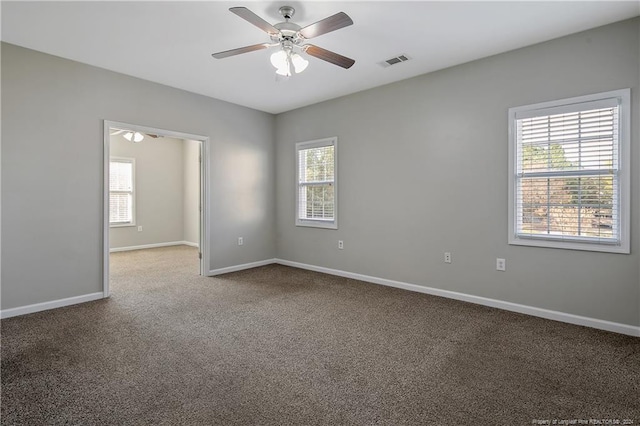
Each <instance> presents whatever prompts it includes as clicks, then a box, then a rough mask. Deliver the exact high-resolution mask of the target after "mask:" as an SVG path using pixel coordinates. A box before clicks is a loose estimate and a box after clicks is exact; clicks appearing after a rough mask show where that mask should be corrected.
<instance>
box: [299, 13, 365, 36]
mask: <svg viewBox="0 0 640 426" xmlns="http://www.w3.org/2000/svg"><path fill="white" fill-rule="evenodd" d="M352 24H353V21H352V20H351V18H349V15H347V14H346V13H344V12H338V13H336V14H335V15H332V16H329V17H328V18H325V19H323V20H322V21H318V22H316V23H313V24H310V25H307V26H306V27H304V28H303V29H301V30H300V35H301V36H302V37H304V38H306V39H309V38H312V37H317V36H319V35H322V34H326V33H329V32H331V31H335V30H339V29H340V28H344V27H348V26H349V25H352Z"/></svg>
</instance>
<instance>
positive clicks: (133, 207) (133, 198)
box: [109, 157, 136, 228]
mask: <svg viewBox="0 0 640 426" xmlns="http://www.w3.org/2000/svg"><path fill="white" fill-rule="evenodd" d="M112 162H115V163H129V164H131V191H112V190H111V184H110V182H111V170H109V203H111V194H112V193H118V194H129V193H130V194H131V221H130V222H111V213H109V228H126V227H132V226H136V159H135V158H130V157H109V168H111V163H112ZM109 212H111V209H110V208H109Z"/></svg>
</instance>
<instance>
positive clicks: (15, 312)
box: [0, 291, 104, 319]
mask: <svg viewBox="0 0 640 426" xmlns="http://www.w3.org/2000/svg"><path fill="white" fill-rule="evenodd" d="M103 297H104V293H102V292H101V291H100V292H97V293H90V294H85V295H82V296H74V297H67V298H65V299H58V300H51V301H49V302H42V303H34V304H33V305H27V306H20V307H17V308H10V309H3V310H1V311H0V318H2V319H5V318H11V317H17V316H19V315H26V314H32V313H34V312H40V311H48V310H49V309H56V308H62V307H64V306H71V305H77V304H78V303H85V302H92V301H94V300H98V299H102V298H103Z"/></svg>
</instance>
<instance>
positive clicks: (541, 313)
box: [275, 259, 640, 337]
mask: <svg viewBox="0 0 640 426" xmlns="http://www.w3.org/2000/svg"><path fill="white" fill-rule="evenodd" d="M275 263H278V264H280V265H286V266H292V267H294V268H301V269H308V270H310V271H316V272H323V273H325V274H330V275H336V276H339V277H345V278H352V279H354V280H359V281H366V282H369V283H373V284H380V285H385V286H389V287H396V288H401V289H404V290H409V291H415V292H418V293H425V294H431V295H434V296H440V297H446V298H448V299H455V300H462V301H464V302H470V303H476V304H478V305H484V306H490V307H492V308H499V309H504V310H505V311H512V312H518V313H521V314H527V315H532V316H535V317H541V318H546V319H550V320H554V321H560V322H566V323H569V324H575V325H582V326H585V327H592V328H597V329H599V330H606V331H612V332H614V333H620V334H627V335H629V336H635V337H640V327H638V326H633V325H628V324H621V323H617V322H611V321H605V320H601V319H596V318H589V317H583V316H580V315H574V314H568V313H565V312H559V311H551V310H549V309H543V308H536V307H534V306H527V305H520V304H518V303H511V302H504V301H502V300H496V299H489V298H486V297H480V296H473V295H471V294H465V293H458V292H455V291H449V290H441V289H438V288H433V287H426V286H421V285H416V284H409V283H404V282H401V281H393V280H388V279H385V278H378V277H371V276H368V275H362V274H356V273H353V272H346V271H340V270H338V269H330V268H324V267H322V266H315V265H308V264H305V263H298V262H292V261H289V260H283V259H275Z"/></svg>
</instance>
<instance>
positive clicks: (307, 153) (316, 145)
mask: <svg viewBox="0 0 640 426" xmlns="http://www.w3.org/2000/svg"><path fill="white" fill-rule="evenodd" d="M337 143H338V139H337V138H328V139H321V140H317V141H311V142H299V143H297V144H296V161H297V167H296V182H297V188H296V189H297V191H296V225H298V226H313V227H317V228H333V229H337V228H338V218H337V211H338V208H337V200H338V193H337V188H336V182H337V178H336V171H337V162H336V160H337V158H336V157H337V155H336V153H337Z"/></svg>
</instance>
